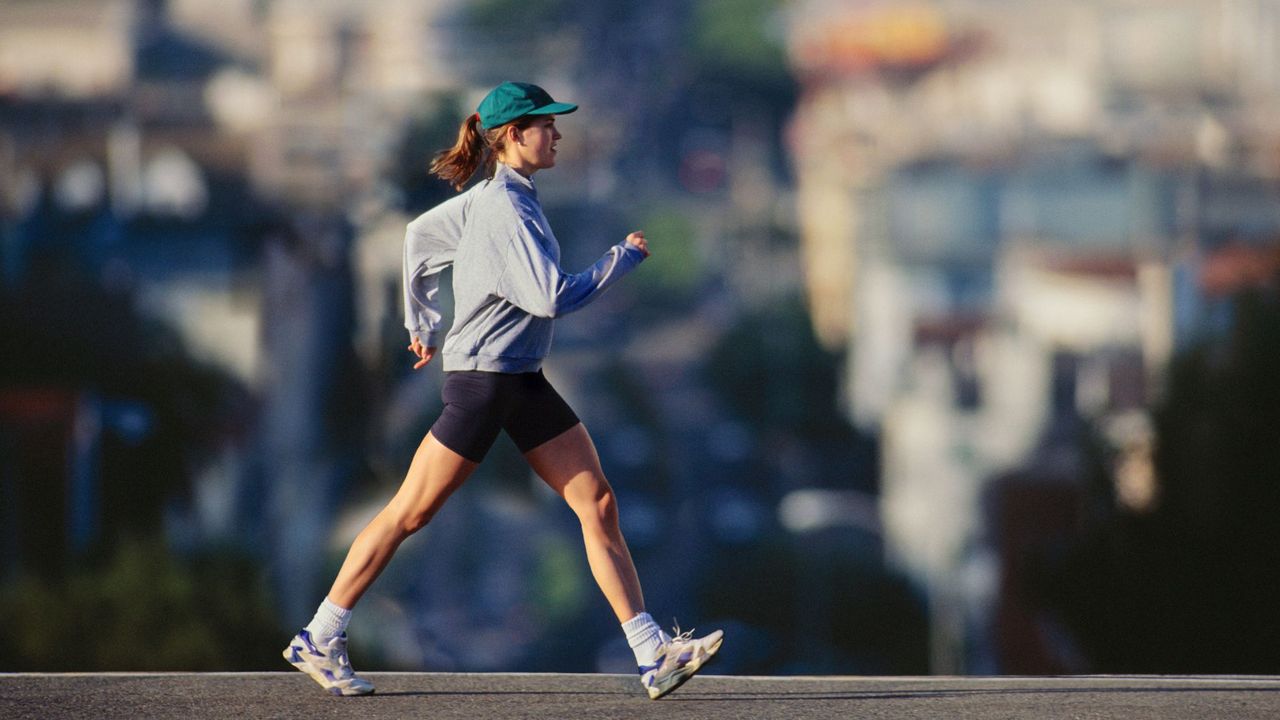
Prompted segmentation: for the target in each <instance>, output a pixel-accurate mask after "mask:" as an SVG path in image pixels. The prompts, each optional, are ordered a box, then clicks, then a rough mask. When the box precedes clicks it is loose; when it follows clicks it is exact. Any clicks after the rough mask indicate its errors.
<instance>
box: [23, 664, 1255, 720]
mask: <svg viewBox="0 0 1280 720" xmlns="http://www.w3.org/2000/svg"><path fill="white" fill-rule="evenodd" d="M368 677H369V678H370V679H371V680H372V681H373V682H374V683H375V684H376V685H377V686H378V693H377V694H376V695H373V696H370V697H363V698H338V697H332V696H329V695H326V694H325V693H324V691H323V690H321V689H320V688H319V687H318V686H317V685H315V684H314V683H313V682H312V681H311V680H310V679H308V678H307V677H305V676H303V675H301V674H300V673H293V672H280V673H171V674H163V673H162V674H140V673H138V674H132V673H122V674H68V675H56V674H55V675H41V674H14V675H6V674H0V718H4V719H5V720H17V719H18V718H129V719H130V720H133V719H140V718H181V719H182V720H198V719H200V718H235V719H237V720H244V719H248V718H306V719H307V720H313V719H318V718H423V719H427V718H431V719H435V718H450V719H451V718H486V719H488V718H570V719H571V720H599V719H604V718H720V719H724V720H757V719H758V718H787V719H788V720H809V719H816V718H842V719H843V718H859V719H861V718H868V719H875V718H895V719H896V718H1030V719H1032V720H1042V719H1056V718H1073V719H1074V718H1081V719H1086V718H1087V719H1089V720H1092V719H1095V718H1117V719H1119V718H1123V719H1125V720H1145V719H1151V720H1155V719H1157V718H1158V719H1159V720H1182V719H1184V718H1213V719H1215V720H1217V719H1219V718H1221V719H1224V720H1225V719H1235V718H1245V719H1252V718H1258V719H1259V720H1261V719H1262V718H1266V719H1267V720H1274V719H1275V718H1280V677H1251V676H1246V677H1228V676H1205V677H1170V676H1124V677H1120V676H1110V677H1050V678H1039V677H1036V678H931V677H908V678H873V677H868V678H864V677H814V678H746V677H723V676H706V677H697V678H694V679H693V680H692V681H690V682H689V683H688V684H687V685H685V686H684V687H683V688H682V689H680V690H678V691H677V692H676V693H675V694H673V695H671V696H669V697H667V698H665V699H663V700H659V701H657V702H654V701H651V700H649V699H648V698H647V697H646V696H645V695H644V694H643V693H642V692H641V691H640V688H639V685H638V681H637V679H636V678H634V677H631V676H622V675H561V674H556V675H551V674H547V675H521V674H450V673H369V674H368Z"/></svg>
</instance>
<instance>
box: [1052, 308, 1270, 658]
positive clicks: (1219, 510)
mask: <svg viewBox="0 0 1280 720" xmlns="http://www.w3.org/2000/svg"><path fill="white" fill-rule="evenodd" d="M1277 365H1280V298H1278V297H1277V294H1276V292H1275V291H1274V289H1273V290H1269V291H1250V292H1247V293H1244V294H1242V295H1240V296H1239V297H1238V298H1237V299H1236V301H1235V324H1234V327H1233V329H1232V331H1231V334H1230V337H1229V338H1228V339H1227V341H1226V342H1225V343H1222V344H1204V345H1201V346H1199V347H1196V348H1194V349H1192V350H1190V351H1188V352H1186V353H1184V354H1183V355H1181V356H1180V357H1178V358H1176V359H1175V360H1174V362H1173V364H1172V367H1171V368H1170V373H1169V385H1168V391H1167V393H1166V396H1165V400H1164V403H1163V405H1162V406H1161V407H1160V408H1159V409H1158V410H1157V411H1156V413H1155V420H1156V433H1157V437H1156V447H1157V449H1156V453H1155V466H1156V471H1157V475H1158V477H1159V483H1160V485H1159V499H1158V505H1157V507H1156V508H1155V509H1154V510H1153V511H1152V512H1150V513H1149V514H1146V515H1140V514H1132V513H1129V512H1125V511H1122V510H1113V511H1112V512H1110V513H1109V514H1107V515H1106V516H1104V517H1102V518H1101V519H1099V520H1096V521H1094V522H1093V523H1092V524H1091V525H1090V526H1089V527H1088V528H1086V530H1085V533H1084V536H1083V538H1082V539H1081V540H1080V541H1079V542H1077V543H1076V544H1074V545H1073V546H1072V547H1070V548H1069V549H1067V550H1066V552H1064V553H1061V554H1060V555H1056V556H1053V555H1045V556H1042V557H1040V558H1039V563H1040V567H1041V570H1042V572H1043V575H1042V578H1041V580H1042V583H1041V586H1040V589H1041V591H1042V592H1043V598H1042V599H1043V601H1044V602H1045V603H1046V604H1047V605H1048V606H1049V607H1051V608H1054V609H1055V610H1056V611H1057V612H1058V613H1060V614H1061V616H1062V617H1063V618H1065V619H1066V621H1067V623H1068V624H1069V626H1070V627H1071V628H1072V629H1073V630H1074V632H1075V633H1076V635H1077V636H1078V638H1079V640H1080V642H1081V644H1082V646H1083V648H1084V650H1085V652H1086V653H1087V655H1088V657H1089V659H1090V660H1091V661H1092V662H1093V663H1094V664H1095V669H1096V670H1098V671H1102V672H1172V673H1192V672H1194V673H1216V672H1224V673H1255V672H1256V673H1269V672H1274V671H1275V669H1276V668H1277V667H1280V618H1278V617H1277V615H1276V612H1275V608H1276V603H1277V601H1278V600H1280V535H1277V534H1276V532H1275V523H1276V521H1277V518H1278V517H1280V430H1278V428H1280V374H1277V373H1276V371H1275V369H1276V367H1277ZM1113 507H1114V506H1113Z"/></svg>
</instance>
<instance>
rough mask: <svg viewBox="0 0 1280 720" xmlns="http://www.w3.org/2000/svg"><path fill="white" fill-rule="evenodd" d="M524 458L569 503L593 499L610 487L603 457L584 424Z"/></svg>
mask: <svg viewBox="0 0 1280 720" xmlns="http://www.w3.org/2000/svg"><path fill="white" fill-rule="evenodd" d="M524 457H525V459H526V460H527V461H528V462H529V466H530V467H532V468H533V471H534V472H536V473H537V474H538V477H540V478H542V481H543V482H545V483H546V484H547V485H548V486H550V487H551V489H552V490H555V491H556V494H558V495H560V496H561V497H563V498H564V499H565V500H567V501H569V504H570V505H575V503H576V502H588V501H591V502H593V501H595V500H596V499H598V498H599V497H600V495H601V494H602V493H603V492H605V491H607V490H608V488H609V484H608V482H607V481H606V480H605V477H604V471H603V470H602V469H601V467H600V456H599V455H598V454H597V453H596V447H595V444H593V443H592V442H591V436H590V435H589V434H587V429H586V427H584V426H583V424H582V423H578V424H576V425H574V426H573V427H571V428H569V429H568V430H565V431H564V432H562V433H560V434H559V435H557V436H555V437H554V438H551V439H550V440H548V441H546V442H544V443H542V444H541V445H539V446H538V447H536V448H533V449H532V450H530V451H528V452H526V453H525V454H524ZM575 509H576V508H575Z"/></svg>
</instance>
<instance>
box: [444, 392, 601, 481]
mask: <svg viewBox="0 0 1280 720" xmlns="http://www.w3.org/2000/svg"><path fill="white" fill-rule="evenodd" d="M440 397H441V399H443V400H444V410H443V411H441V413H440V417H439V418H438V419H437V420H436V422H435V424H434V425H432V426H431V434H432V435H434V436H435V438H436V440H439V441H440V443H441V444H442V445H444V446H445V447H447V448H449V449H450V450H452V451H454V452H456V453H458V454H459V455H461V456H462V457H464V458H466V459H468V460H471V461H472V462H480V461H482V460H484V456H485V454H486V453H488V452H489V448H490V447H492V446H493V441H494V440H496V439H497V438H498V431H499V430H506V431H507V435H508V436H510V437H511V439H512V440H513V441H514V442H515V444H516V447H517V448H519V449H520V452H522V453H526V452H529V451H530V450H532V449H534V448H536V447H538V446H539V445H541V444H543V443H545V442H546V441H548V440H550V439H552V438H554V437H556V436H557V435H560V434H561V433H563V432H564V431H566V430H568V429H569V428H571V427H573V426H574V425H577V424H578V416H577V415H575V414H574V412H573V410H572V409H571V408H570V407H569V404H568V403H566V402H565V401H564V398H562V397H560V393H557V392H556V390H555V388H553V387H551V383H549V382H547V379H546V377H544V376H543V375H542V371H541V370H539V371H537V372H531V373H496V372H481V371H477V370H465V371H454V372H447V373H445V374H444V387H443V388H442V389H441V391H440Z"/></svg>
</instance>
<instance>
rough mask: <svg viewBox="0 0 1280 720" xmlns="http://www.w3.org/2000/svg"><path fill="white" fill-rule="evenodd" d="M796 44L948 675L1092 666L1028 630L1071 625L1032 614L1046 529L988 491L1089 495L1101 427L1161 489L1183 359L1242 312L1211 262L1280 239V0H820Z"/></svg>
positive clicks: (888, 512)
mask: <svg viewBox="0 0 1280 720" xmlns="http://www.w3.org/2000/svg"><path fill="white" fill-rule="evenodd" d="M789 37H790V54H791V59H792V62H793V65H794V67H795V69H796V72H797V73H798V74H799V76H800V77H801V82H802V85H803V91H802V97H801V101H800V103H799V106H798V108H797V111H796V114H795V117H794V120H793V124H792V127H791V129H790V133H789V137H790V142H791V147H792V152H793V157H794V162H795V167H796V175H797V196H798V197H797V206H798V208H799V212H800V214H801V216H800V225H801V230H802V245H803V253H804V257H805V269H806V284H807V289H808V297H809V304H810V307H811V309H812V311H813V316H814V323H815V328H816V330H817V331H818V333H819V335H820V337H821V338H822V339H823V341H824V342H825V343H827V344H828V346H830V347H832V348H844V349H847V357H848V359H849V367H848V371H847V387H848V395H847V407H848V410H849V413H850V415H851V417H852V418H854V420H855V421H856V422H857V423H858V424H859V425H860V426H862V427H864V428H869V429H873V430H875V431H878V432H879V433H880V435H881V438H882V442H883V446H884V450H883V479H882V483H883V504H882V511H883V513H884V523H885V532H886V544H887V547H888V552H889V554H890V556H891V557H892V558H893V559H894V560H895V561H896V562H897V563H898V564H900V565H901V566H902V567H904V568H907V569H908V570H910V571H911V573H912V574H913V576H914V577H915V578H917V580H918V581H919V582H920V583H921V584H922V585H923V586H925V587H926V588H927V589H928V592H929V595H930V598H931V602H932V606H933V612H932V621H933V641H934V643H933V644H934V647H933V658H934V670H935V671H937V672H966V671H967V672H995V671H1000V672H1036V671H1052V670H1054V669H1058V670H1080V669H1083V668H1081V667H1080V666H1079V665H1078V663H1079V662H1080V659H1079V657H1078V656H1077V655H1075V654H1073V653H1072V652H1070V650H1069V648H1068V649H1066V650H1062V651H1061V652H1060V653H1058V654H1057V655H1055V654H1054V653H1055V652H1056V650H1055V648H1057V649H1062V648H1063V647H1065V644H1066V643H1065V641H1060V642H1049V641H1043V642H1040V643H1038V644H1037V643H1036V642H1034V638H1031V636H1033V635H1036V634H1037V633H1040V634H1042V635H1045V636H1051V635H1053V634H1054V632H1055V630H1054V629H1053V623H1052V621H1051V619H1044V618H1039V619H1031V620H1028V621H1027V622H1025V623H1021V624H1018V623H1016V622H1015V623H1014V625H1016V632H1010V627H1011V626H1010V625H1009V623H1011V622H1014V621H1012V620H1010V619H1009V618H1011V617H1014V615H1011V614H1010V613H1011V612H1013V613H1016V609H1014V610H1012V611H1011V610H1009V608H1010V604H1011V603H1016V602H1017V597H1018V589H1017V587H1015V586H1016V585H1017V583H1016V582H1014V583H1012V584H1010V583H1009V582H1006V581H1007V580H1008V574H1009V573H1016V572H1017V570H1016V567H1015V563H1014V561H1013V559H1012V558H1013V554H1012V553H1014V552H1015V551H1016V550H1017V548H1016V547H1010V543H1017V544H1026V543H1028V542H1032V541H1033V540H1032V539H1031V537H1030V536H1028V535H1026V532H1024V531H1018V532H1019V533H1020V534H1016V536H1015V535H1014V534H1009V533H1010V532H1012V531H1009V532H1006V531H1005V530H1002V528H1007V527H1008V526H1007V525H1001V524H1000V521H999V520H1000V518H1002V517H1007V515H1000V514H999V512H998V511H995V510H993V511H992V512H994V513H995V514H992V515H987V514H986V513H987V509H986V508H999V507H1002V505H1001V503H1002V502H1005V503H1006V506H1007V507H1013V505H1009V504H1008V503H1015V501H1016V503H1017V504H1018V506H1020V507H1023V508H1031V510H1027V511H1028V512H1034V508H1035V507H1041V506H1045V505H1043V503H1048V504H1049V505H1052V504H1053V502H1056V501H1050V500H1048V498H1052V497H1058V498H1060V497H1063V496H1064V493H1065V496H1067V497H1071V496H1072V495H1073V494H1074V495H1077V496H1078V495H1079V494H1080V493H1079V483H1081V482H1082V480H1081V478H1082V476H1083V470H1082V467H1081V463H1082V462H1083V459H1082V458H1081V457H1079V450H1078V447H1079V441H1078V427H1079V425H1080V423H1090V424H1093V425H1096V426H1098V427H1101V428H1104V429H1105V434H1106V436H1107V439H1108V441H1109V442H1110V443H1112V444H1113V446H1114V447H1116V448H1118V450H1119V452H1118V456H1119V457H1120V458H1121V460H1120V463H1121V464H1122V465H1123V469H1122V472H1119V473H1117V478H1118V479H1117V482H1118V483H1121V484H1122V485H1123V487H1120V488H1117V493H1116V495H1117V498H1118V499H1119V501H1120V502H1124V503H1129V504H1131V506H1132V507H1133V508H1135V509H1137V510H1141V508H1143V507H1149V506H1150V504H1151V503H1153V502H1158V495H1159V488H1158V483H1157V480H1156V478H1155V476H1154V473H1153V471H1152V469H1151V466H1150V423H1149V421H1148V420H1147V419H1146V417H1147V416H1146V412H1147V408H1148V407H1149V404H1150V402H1151V401H1152V400H1153V399H1154V398H1155V396H1156V395H1157V394H1158V392H1159V388H1160V387H1161V383H1162V379H1163V375H1162V373H1163V370H1164V367H1165V365H1166V363H1167V361H1168V359H1169V357H1170V355H1171V353H1172V352H1173V351H1174V349H1175V348H1176V347H1179V346H1180V345H1182V344H1184V343H1187V342H1191V341H1194V340H1195V339H1197V338H1199V337H1202V336H1204V334H1205V333H1212V332H1214V327H1215V324H1217V323H1220V322H1221V318H1220V314H1219V311H1218V310H1216V309H1215V307H1216V305H1215V300H1214V298H1213V295H1212V293H1211V292H1206V291H1207V290H1209V289H1210V288H1212V287H1213V278H1216V277H1224V278H1225V277H1231V278H1232V280H1230V281H1228V284H1229V285H1232V286H1236V285H1235V284H1238V283H1247V282H1248V280H1247V277H1248V276H1249V273H1248V272H1247V271H1242V270H1241V268H1242V267H1244V266H1246V265H1250V266H1251V264H1252V263H1255V262H1263V261H1264V260H1263V259H1265V258H1273V257H1274V248H1275V247H1276V246H1277V245H1278V244H1280V213H1278V212H1277V207H1278V206H1277V204H1276V203H1275V202H1274V198H1275V197H1276V190H1277V180H1278V179H1280V121H1277V120H1276V118H1277V117H1280V115H1277V114H1276V111H1277V110H1278V109H1280V74H1278V69H1280V4H1278V3H1275V2H1272V1H1270V0H1233V1H1228V2H1221V3H1213V4H1205V3H1199V2H1190V1H1179V2H1166V1H1163V0H1160V1H1157V0H1152V1H1149V2H1148V1H1143V0H1126V1H1123V2H1121V1H1107V0H1094V1H1091V2H1080V3H1069V4H1061V3H1051V2H1033V3H1026V2H976V1H959V2H907V3H890V2H863V3H857V4H854V5H844V4H837V3H828V2H817V1H815V2H807V3H800V4H799V5H798V6H797V7H796V8H795V9H794V11H793V14H792V26H791V31H790V36H789ZM1246 256H1247V257H1249V258H1250V259H1249V260H1243V259H1242V258H1244V257H1246ZM1266 262H1271V261H1266ZM1229 268H1235V269H1234V270H1232V269H1229ZM1215 270H1220V271H1221V272H1222V275H1221V276H1219V275H1217V274H1216V273H1215ZM1206 283H1207V284H1206ZM1073 428H1075V429H1073ZM994 478H1002V480H1000V481H999V482H993V479H994ZM1030 479H1035V482H1032V481H1031V480H1030ZM1036 488H1042V489H1043V492H1044V493H1047V494H1044V495H1043V496H1042V498H1041V500H1037V499H1036V498H1037V495H1036V492H1037V490H1036ZM1073 488H1074V489H1073ZM1042 501H1043V502H1042ZM1069 525H1070V520H1069V514H1068V519H1067V520H1064V521H1063V522H1046V523H1045V526H1044V537H1043V538H1041V540H1043V541H1044V542H1049V541H1050V540H1049V539H1046V538H1049V537H1050V535H1051V534H1052V533H1055V532H1062V531H1063V528H1064V527H1067V526H1069ZM1027 532H1032V534H1034V531H1033V530H1028V531H1027ZM993 569H998V570H993ZM1001 573H1003V574H1004V575H1002V574H1001ZM1001 577H1003V578H1004V581H1001V580H1000V578H1001ZM997 607H999V608H1002V609H1001V611H1000V612H999V613H996V612H994V610H993V609H994V608H997ZM1001 623H1004V624H1003V625H1002V624H1001ZM1028 638H1031V640H1028ZM1041 640H1043V638H1041ZM1014 646H1017V647H1021V648H1023V650H1022V651H1019V652H1012V651H1009V648H1010V647H1014ZM1027 647H1034V648H1039V650H1035V651H1027V650H1026V648H1027ZM1073 658H1074V659H1073ZM1072 663H1077V664H1075V665H1073V664H1072Z"/></svg>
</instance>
